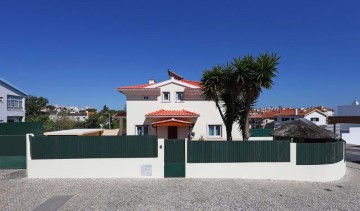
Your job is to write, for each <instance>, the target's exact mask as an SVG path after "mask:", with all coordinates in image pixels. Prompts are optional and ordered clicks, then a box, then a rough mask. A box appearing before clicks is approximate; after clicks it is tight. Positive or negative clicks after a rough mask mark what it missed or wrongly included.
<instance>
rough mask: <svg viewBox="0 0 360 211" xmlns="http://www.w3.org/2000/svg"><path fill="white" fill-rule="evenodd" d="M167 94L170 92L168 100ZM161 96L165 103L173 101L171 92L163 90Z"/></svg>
mask: <svg viewBox="0 0 360 211" xmlns="http://www.w3.org/2000/svg"><path fill="white" fill-rule="evenodd" d="M165 94H168V95H169V99H168V100H165ZM161 97H162V102H163V103H170V102H171V94H170V92H163V93H162V95H161Z"/></svg>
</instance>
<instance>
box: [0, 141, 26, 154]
mask: <svg viewBox="0 0 360 211" xmlns="http://www.w3.org/2000/svg"><path fill="white" fill-rule="evenodd" d="M25 155H26V137H25V136H0V156H25Z"/></svg>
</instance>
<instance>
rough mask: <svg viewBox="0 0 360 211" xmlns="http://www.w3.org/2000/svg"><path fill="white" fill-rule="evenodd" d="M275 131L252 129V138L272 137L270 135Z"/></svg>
mask: <svg viewBox="0 0 360 211" xmlns="http://www.w3.org/2000/svg"><path fill="white" fill-rule="evenodd" d="M272 131H274V130H273V129H251V130H250V134H251V137H268V136H271V135H270V133H271V132H272Z"/></svg>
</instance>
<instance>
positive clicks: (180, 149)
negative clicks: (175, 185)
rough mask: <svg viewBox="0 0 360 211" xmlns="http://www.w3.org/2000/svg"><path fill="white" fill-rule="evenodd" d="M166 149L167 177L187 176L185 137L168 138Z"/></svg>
mask: <svg viewBox="0 0 360 211" xmlns="http://www.w3.org/2000/svg"><path fill="white" fill-rule="evenodd" d="M164 149H165V157H164V161H165V165H164V176H165V177H185V139H166V140H165V141H164Z"/></svg>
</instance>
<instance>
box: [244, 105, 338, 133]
mask: <svg viewBox="0 0 360 211" xmlns="http://www.w3.org/2000/svg"><path fill="white" fill-rule="evenodd" d="M332 114H333V110H332V109H330V108H323V107H311V108H306V109H305V108H300V109H294V108H278V109H271V110H265V111H261V112H260V113H259V112H257V113H253V114H252V116H251V119H252V127H253V128H274V127H275V128H277V127H279V126H280V125H281V124H283V123H286V122H289V121H293V120H295V119H298V118H305V119H308V120H310V121H312V122H314V123H315V124H316V125H318V126H323V127H325V126H326V125H327V117H328V115H332Z"/></svg>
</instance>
